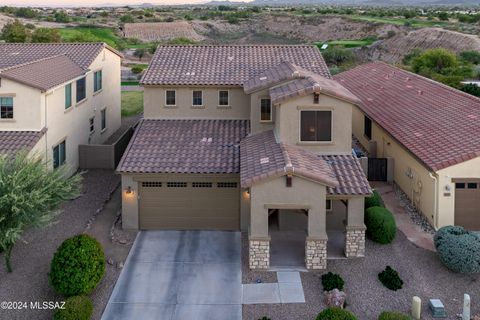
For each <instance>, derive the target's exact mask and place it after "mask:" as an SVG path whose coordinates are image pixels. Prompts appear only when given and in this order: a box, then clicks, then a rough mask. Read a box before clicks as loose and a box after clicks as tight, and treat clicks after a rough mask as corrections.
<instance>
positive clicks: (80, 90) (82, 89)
mask: <svg viewBox="0 0 480 320" xmlns="http://www.w3.org/2000/svg"><path fill="white" fill-rule="evenodd" d="M86 97H87V88H86V86H85V78H82V79H78V80H77V102H80V101H82V100H83V99H85V98H86Z"/></svg>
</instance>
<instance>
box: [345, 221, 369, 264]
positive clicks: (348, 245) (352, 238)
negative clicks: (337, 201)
mask: <svg viewBox="0 0 480 320" xmlns="http://www.w3.org/2000/svg"><path fill="white" fill-rule="evenodd" d="M365 230H366V227H365V226H346V227H345V256H346V257H347V258H359V257H365Z"/></svg>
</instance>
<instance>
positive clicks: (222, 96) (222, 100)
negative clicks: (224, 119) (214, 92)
mask: <svg viewBox="0 0 480 320" xmlns="http://www.w3.org/2000/svg"><path fill="white" fill-rule="evenodd" d="M229 100H230V97H229V92H228V90H219V91H218V105H219V106H229V105H230V101H229Z"/></svg>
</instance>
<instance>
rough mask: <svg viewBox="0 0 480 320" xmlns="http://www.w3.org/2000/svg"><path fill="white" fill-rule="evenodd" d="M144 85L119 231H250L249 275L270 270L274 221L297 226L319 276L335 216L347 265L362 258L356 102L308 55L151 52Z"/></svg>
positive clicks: (126, 162) (298, 51) (249, 50)
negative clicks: (354, 139) (355, 153)
mask: <svg viewBox="0 0 480 320" xmlns="http://www.w3.org/2000/svg"><path fill="white" fill-rule="evenodd" d="M141 82H142V84H143V86H144V89H145V91H144V94H145V98H144V120H142V121H141V122H140V124H139V126H138V128H137V129H136V132H135V133H134V136H133V138H132V140H131V141H130V144H129V146H128V147H127V150H126V152H125V154H124V156H123V158H122V160H121V161H120V164H119V166H118V169H117V170H118V172H119V173H120V174H121V175H122V188H123V193H122V197H123V201H122V206H123V209H122V210H123V212H122V221H123V227H124V228H133V229H207V230H209V229H210V230H244V231H248V235H249V259H250V261H249V264H250V268H252V269H267V268H269V265H270V258H269V257H270V242H271V239H270V231H271V227H272V219H273V218H272V217H273V216H275V217H276V218H275V219H277V220H281V221H282V222H281V224H283V225H289V224H293V223H297V222H294V221H298V219H297V218H302V217H303V219H304V220H303V221H304V222H305V223H304V225H303V226H302V228H301V230H302V232H303V234H304V237H303V241H304V243H305V246H304V249H305V264H306V267H307V268H309V269H323V268H325V267H326V261H327V260H326V259H327V247H328V246H329V244H328V237H327V225H328V224H329V220H331V219H335V217H337V218H340V220H341V222H342V230H343V232H344V235H343V237H344V248H343V250H344V253H345V255H346V256H347V257H361V256H364V251H365V226H364V223H363V211H364V198H365V197H366V196H368V195H369V194H370V192H371V190H370V187H369V184H368V181H367V180H366V177H365V175H364V173H363V171H362V168H361V166H360V163H359V162H358V160H357V159H356V158H355V157H354V156H352V151H351V150H352V110H353V109H354V106H355V105H356V104H358V103H359V100H358V99H357V98H356V97H355V96H354V95H353V94H352V93H350V92H349V91H348V90H347V89H345V88H344V87H343V86H341V85H340V84H339V83H338V82H336V81H334V80H332V78H331V76H330V73H329V71H328V68H327V67H326V65H325V62H324V60H323V58H322V56H321V54H320V52H319V50H318V49H317V48H316V47H315V46H304V45H231V46H210V45H200V46H160V47H158V49H157V51H156V53H155V55H154V57H153V59H152V62H151V64H150V67H149V68H148V70H147V71H146V73H145V74H144V76H143V78H142V80H141ZM300 220H301V219H300Z"/></svg>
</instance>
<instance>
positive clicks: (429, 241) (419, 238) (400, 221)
mask: <svg viewBox="0 0 480 320" xmlns="http://www.w3.org/2000/svg"><path fill="white" fill-rule="evenodd" d="M372 184H373V187H374V188H375V189H376V190H377V191H378V192H379V193H380V195H381V197H382V199H383V202H384V203H385V207H387V209H388V210H390V211H391V212H392V213H393V214H394V216H395V220H396V222H397V228H398V229H399V230H400V231H402V232H403V233H404V234H405V236H406V237H407V239H408V240H410V241H411V242H412V243H414V244H415V245H417V246H418V247H420V248H424V249H427V250H430V251H435V246H434V245H433V236H432V235H431V234H429V233H428V232H425V231H424V230H423V229H422V228H421V227H420V226H418V225H416V224H415V223H413V221H412V220H411V219H410V216H409V214H408V212H407V211H406V210H405V207H404V206H403V205H402V203H401V202H400V201H399V200H398V198H397V197H396V196H395V190H394V189H393V185H389V184H387V183H383V182H375V183H372Z"/></svg>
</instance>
